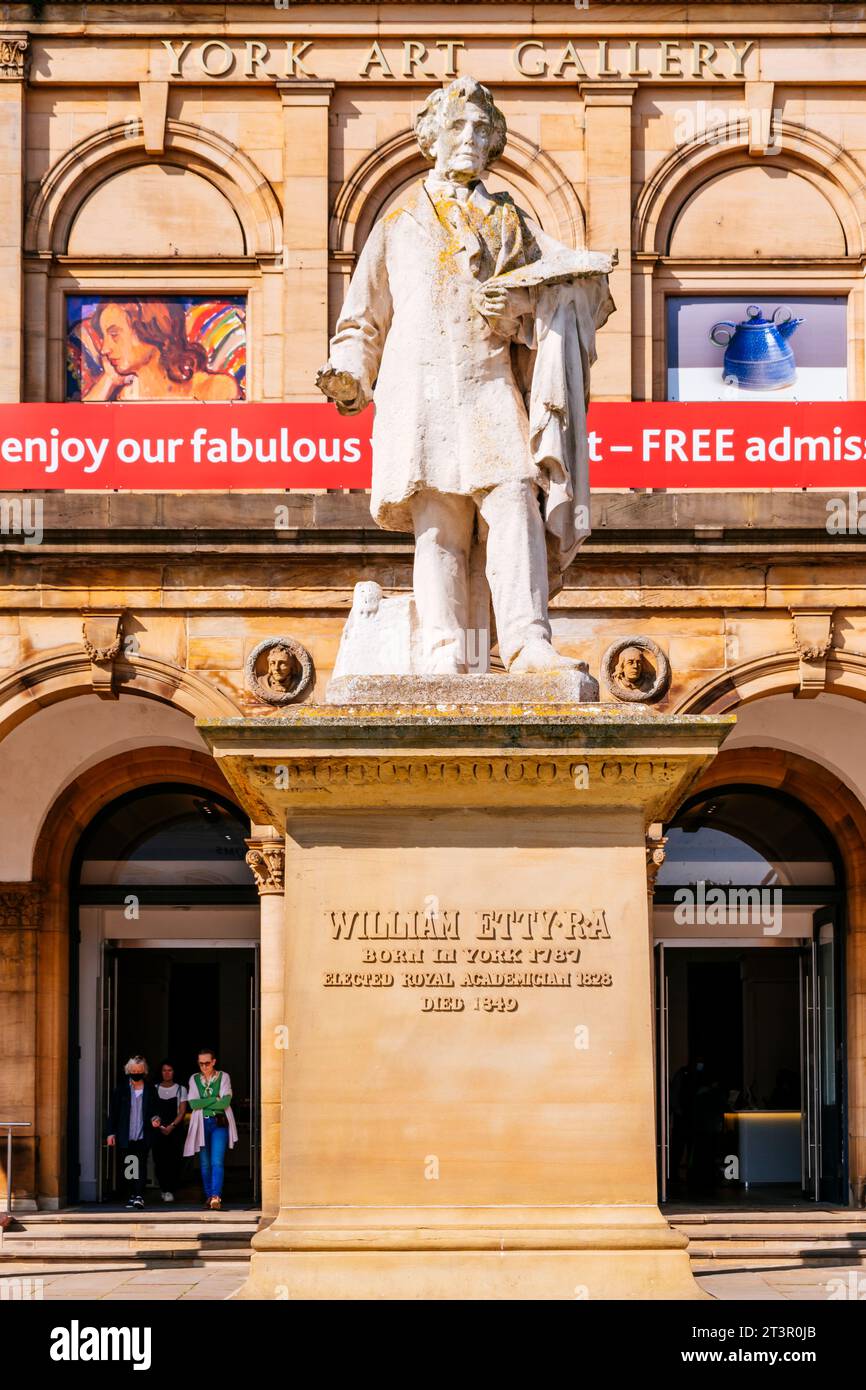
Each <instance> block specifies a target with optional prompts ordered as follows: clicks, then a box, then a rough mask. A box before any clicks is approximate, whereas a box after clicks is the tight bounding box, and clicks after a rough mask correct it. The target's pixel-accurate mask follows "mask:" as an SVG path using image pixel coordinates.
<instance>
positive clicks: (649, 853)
mask: <svg viewBox="0 0 866 1390" xmlns="http://www.w3.org/2000/svg"><path fill="white" fill-rule="evenodd" d="M667 842H668V837H667V835H663V834H662V827H661V825H659V824H658V823H654V824H653V825H651V826H650V828H649V831H648V832H647V837H646V890H647V893H648V895H649V897H650V898H651V897H652V895H653V892H654V891H655V886H656V878H657V876H658V871H659V869H660V868H661V866H662V864H663V863H664V862H665V845H666V844H667Z"/></svg>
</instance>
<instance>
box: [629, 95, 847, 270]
mask: <svg viewBox="0 0 866 1390" xmlns="http://www.w3.org/2000/svg"><path fill="white" fill-rule="evenodd" d="M752 125H753V123H752V122H751V121H750V119H749V112H748V110H747V109H746V108H744V110H743V114H742V117H740V118H737V119H734V120H731V121H729V122H728V125H727V127H726V128H723V127H722V126H718V125H714V126H713V127H712V129H710V130H705V131H702V132H701V133H700V134H699V135H697V136H696V137H695V138H694V140H689V141H686V142H684V143H683V144H682V145H680V146H678V147H677V148H676V149H675V150H674V151H673V152H672V153H671V154H669V155H668V156H667V157H666V158H665V159H663V160H662V162H661V163H660V164H659V166H658V168H657V169H656V170H655V171H654V172H653V174H652V175H651V176H650V178H648V179H647V181H646V183H645V184H644V185H643V188H642V189H641V191H640V194H639V196H638V199H637V203H636V205H635V211H634V220H633V224H632V244H633V247H634V251H635V254H636V255H640V254H646V253H656V254H659V255H663V256H664V255H667V252H668V243H669V240H670V235H671V232H672V229H673V226H674V223H675V221H676V219H677V217H678V215H679V213H680V211H681V210H682V208H683V206H684V204H685V203H686V202H687V201H688V199H689V198H690V197H691V196H692V194H693V193H695V192H696V190H697V189H698V188H699V187H700V185H701V184H703V183H705V182H706V180H707V179H709V178H711V177H712V176H713V174H714V173H722V172H723V171H724V170H726V169H730V168H735V167H738V166H740V165H746V164H752V163H754V160H755V156H754V155H750V153H749V146H750V140H751V138H752V133H753V130H752ZM773 137H774V139H775V141H776V142H777V143H778V144H779V145H780V146H781V148H780V150H779V152H778V154H775V155H774V156H773V168H774V169H785V170H790V171H792V172H794V173H797V172H800V173H802V174H803V175H804V177H807V178H808V179H809V181H810V182H811V183H813V184H815V185H816V187H818V188H819V189H820V190H821V192H822V193H823V194H824V196H825V197H826V198H827V200H828V202H829V203H830V205H831V206H832V208H833V209H834V211H835V213H836V215H837V217H838V218H839V221H840V223H841V225H842V228H843V230H844V234H845V242H846V245H847V247H848V254H849V256H852V257H853V256H860V255H862V254H863V253H864V251H866V239H864V233H863V227H864V224H866V192H864V188H863V175H862V171H861V170H860V168H859V166H858V165H857V163H856V161H855V160H854V159H853V158H852V157H851V155H850V154H848V153H847V151H846V150H844V149H843V147H842V146H841V145H838V144H836V142H835V141H833V140H829V139H828V138H827V136H825V135H822V134H820V133H819V132H817V131H814V130H810V129H809V128H808V127H806V126H803V125H795V124H793V123H792V122H790V121H776V122H775V123H774V125H773Z"/></svg>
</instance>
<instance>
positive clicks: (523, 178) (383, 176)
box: [329, 129, 586, 260]
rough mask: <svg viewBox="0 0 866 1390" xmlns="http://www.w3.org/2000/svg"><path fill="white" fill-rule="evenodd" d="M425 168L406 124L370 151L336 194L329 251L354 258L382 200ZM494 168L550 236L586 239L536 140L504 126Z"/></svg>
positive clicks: (564, 186) (568, 189)
mask: <svg viewBox="0 0 866 1390" xmlns="http://www.w3.org/2000/svg"><path fill="white" fill-rule="evenodd" d="M429 168H430V163H429V161H428V160H427V159H425V158H424V156H423V155H422V153H421V151H420V150H419V148H418V143H417V141H416V139H415V133H414V131H412V130H410V129H406V130H402V131H399V132H398V134H396V135H393V136H392V137H391V138H390V139H389V140H386V141H385V142H384V143H383V144H381V145H379V146H378V147H377V148H376V149H375V150H373V151H371V153H370V154H369V155H367V157H366V158H365V159H363V160H362V161H361V163H360V164H359V165H358V167H357V168H356V169H355V170H354V172H353V173H352V174H350V176H349V177H348V178H347V179H346V180H345V182H344V183H343V184H342V186H341V188H340V190H339V192H338V193H337V197H336V200H335V203H334V211H333V214H332V217H331V226H330V234H329V245H330V248H331V253H332V255H335V256H337V257H339V258H340V259H342V260H345V259H350V260H351V259H353V258H355V257H357V256H358V255H359V254H360V251H361V248H362V246H363V245H364V242H365V241H366V239H367V237H368V236H369V234H370V229H371V228H372V226H373V224H374V223H375V221H376V219H377V217H378V215H379V212H380V210H381V208H382V207H383V205H384V204H385V203H386V202H387V200H388V199H389V198H390V197H391V196H392V195H393V194H394V193H396V192H397V191H398V190H399V189H400V188H403V187H404V186H405V185H407V184H409V183H411V182H413V181H414V180H415V179H420V178H421V177H422V176H423V175H424V174H425V173H426V172H427V170H428V169H429ZM493 172H494V173H496V172H500V173H501V174H502V175H503V177H504V178H506V179H508V180H509V181H511V182H513V183H514V184H515V185H516V186H517V188H518V189H519V191H520V193H521V196H522V197H523V199H524V201H525V202H526V203H527V211H528V212H530V213H531V214H532V216H534V217H535V218H536V220H537V221H539V222H540V223H543V224H544V223H545V222H546V224H547V225H545V231H547V232H548V233H549V234H550V235H551V236H554V237H556V238H557V239H558V240H559V241H562V242H564V243H565V245H567V246H574V247H581V246H583V245H584V244H585V235H586V217H585V214H584V210H583V206H582V204H581V202H580V199H579V198H578V196H577V193H576V192H575V189H574V186H573V184H572V183H570V181H569V180H568V179H567V178H566V176H565V174H564V173H563V171H562V170H561V169H560V167H559V165H558V164H557V163H556V161H555V160H554V159H552V158H551V157H550V155H549V154H546V153H545V152H544V151H543V150H542V149H540V148H539V146H538V145H535V144H533V142H532V141H531V140H527V139H526V137H525V136H523V135H520V134H519V133H518V132H516V131H509V134H508V144H507V145H506V147H505V152H504V154H503V155H502V158H501V159H499V160H497V162H496V164H495V165H494V166H493Z"/></svg>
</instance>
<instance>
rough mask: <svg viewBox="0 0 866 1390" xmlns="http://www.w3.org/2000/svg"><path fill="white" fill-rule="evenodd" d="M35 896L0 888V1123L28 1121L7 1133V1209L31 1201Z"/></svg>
mask: <svg viewBox="0 0 866 1390" xmlns="http://www.w3.org/2000/svg"><path fill="white" fill-rule="evenodd" d="M40 905H41V898H40V891H39V885H38V884H35V883H0V1120H29V1121H30V1124H31V1126H32V1128H31V1129H29V1130H20V1129H19V1130H16V1131H13V1134H14V1138H13V1149H12V1153H13V1163H12V1178H13V1182H12V1189H13V1191H12V1197H13V1209H14V1208H16V1207H17V1208H18V1209H19V1210H20V1209H21V1208H22V1207H33V1206H35V1198H36V1151H37V1140H36V1118H37V1117H36V1015H37V999H36V978H37V976H36V952H37V945H38V941H37V934H38V930H39V919H40ZM0 1151H2V1152H0V1163H2V1170H3V1171H2V1172H0V1204H2V1207H3V1208H4V1209H5V1206H6V1193H7V1188H6V1183H7V1174H6V1172H5V1167H6V1131H5V1130H2V1129H0Z"/></svg>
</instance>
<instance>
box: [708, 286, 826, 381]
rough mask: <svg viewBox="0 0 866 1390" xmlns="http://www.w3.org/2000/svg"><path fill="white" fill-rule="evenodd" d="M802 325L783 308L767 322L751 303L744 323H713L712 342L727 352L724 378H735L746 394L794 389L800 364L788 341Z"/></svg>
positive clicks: (776, 310)
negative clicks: (748, 392) (789, 387)
mask: <svg viewBox="0 0 866 1390" xmlns="http://www.w3.org/2000/svg"><path fill="white" fill-rule="evenodd" d="M782 315H787V317H782ZM802 322H803V319H795V318H794V317H793V315H792V314H791V310H790V309H787V308H783V307H780V308H778V309H774V310H773V313H772V315H771V316H770V318H768V319H765V318H764V315H763V314H762V313H761V310H760V308H759V307H758V305H757V304H750V305H749V307H748V308H747V309H746V317H745V319H744V320H743V322H742V323H729V322H728V321H727V320H723V321H722V322H721V323H716V324H713V327H712V328H711V329H710V341H711V342H713V343H715V344H716V346H717V347H723V348H724V349H725V357H724V365H723V373H724V376H725V379H726V380H728V379H730V378H733V379H734V380H735V381H736V383H737V385H738V386H742V387H743V389H744V390H746V391H780V390H781V389H782V388H783V387H784V386H792V385H793V384H794V382H795V381H796V379H797V363H796V361H795V359H794V354H793V352H792V351H791V349H790V347H789V346H788V339H789V338H790V337H791V335H792V334H793V333H794V331H795V330H796V329H797V328H798V327H799V326H800V324H801V323H802ZM719 335H722V336H719Z"/></svg>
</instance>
